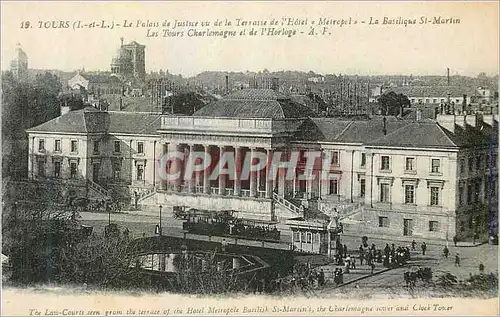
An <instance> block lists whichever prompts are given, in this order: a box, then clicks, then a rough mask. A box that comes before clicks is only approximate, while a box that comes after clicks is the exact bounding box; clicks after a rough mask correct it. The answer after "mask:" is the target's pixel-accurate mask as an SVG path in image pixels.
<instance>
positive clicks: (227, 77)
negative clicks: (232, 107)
mask: <svg viewBox="0 0 500 317" xmlns="http://www.w3.org/2000/svg"><path fill="white" fill-rule="evenodd" d="M226 94H229V76H228V75H226Z"/></svg>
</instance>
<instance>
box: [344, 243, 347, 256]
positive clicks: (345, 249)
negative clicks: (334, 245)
mask: <svg viewBox="0 0 500 317" xmlns="http://www.w3.org/2000/svg"><path fill="white" fill-rule="evenodd" d="M346 254H347V245H345V244H344V256H345V255H346Z"/></svg>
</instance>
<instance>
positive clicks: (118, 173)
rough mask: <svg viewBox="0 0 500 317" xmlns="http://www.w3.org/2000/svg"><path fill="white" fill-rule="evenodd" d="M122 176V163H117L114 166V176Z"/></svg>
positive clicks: (116, 177) (115, 177)
mask: <svg viewBox="0 0 500 317" xmlns="http://www.w3.org/2000/svg"><path fill="white" fill-rule="evenodd" d="M120 176H121V169H120V165H118V164H116V165H115V166H114V167H113V177H114V179H120Z"/></svg>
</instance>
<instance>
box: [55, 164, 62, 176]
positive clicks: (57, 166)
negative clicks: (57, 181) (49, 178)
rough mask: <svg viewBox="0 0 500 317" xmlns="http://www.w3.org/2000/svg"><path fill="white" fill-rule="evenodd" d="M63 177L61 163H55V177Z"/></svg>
mask: <svg viewBox="0 0 500 317" xmlns="http://www.w3.org/2000/svg"><path fill="white" fill-rule="evenodd" d="M59 176H61V162H54V177H59Z"/></svg>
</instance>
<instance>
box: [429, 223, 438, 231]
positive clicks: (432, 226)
mask: <svg viewBox="0 0 500 317" xmlns="http://www.w3.org/2000/svg"><path fill="white" fill-rule="evenodd" d="M429 231H434V232H436V231H438V222H437V221H429Z"/></svg>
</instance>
